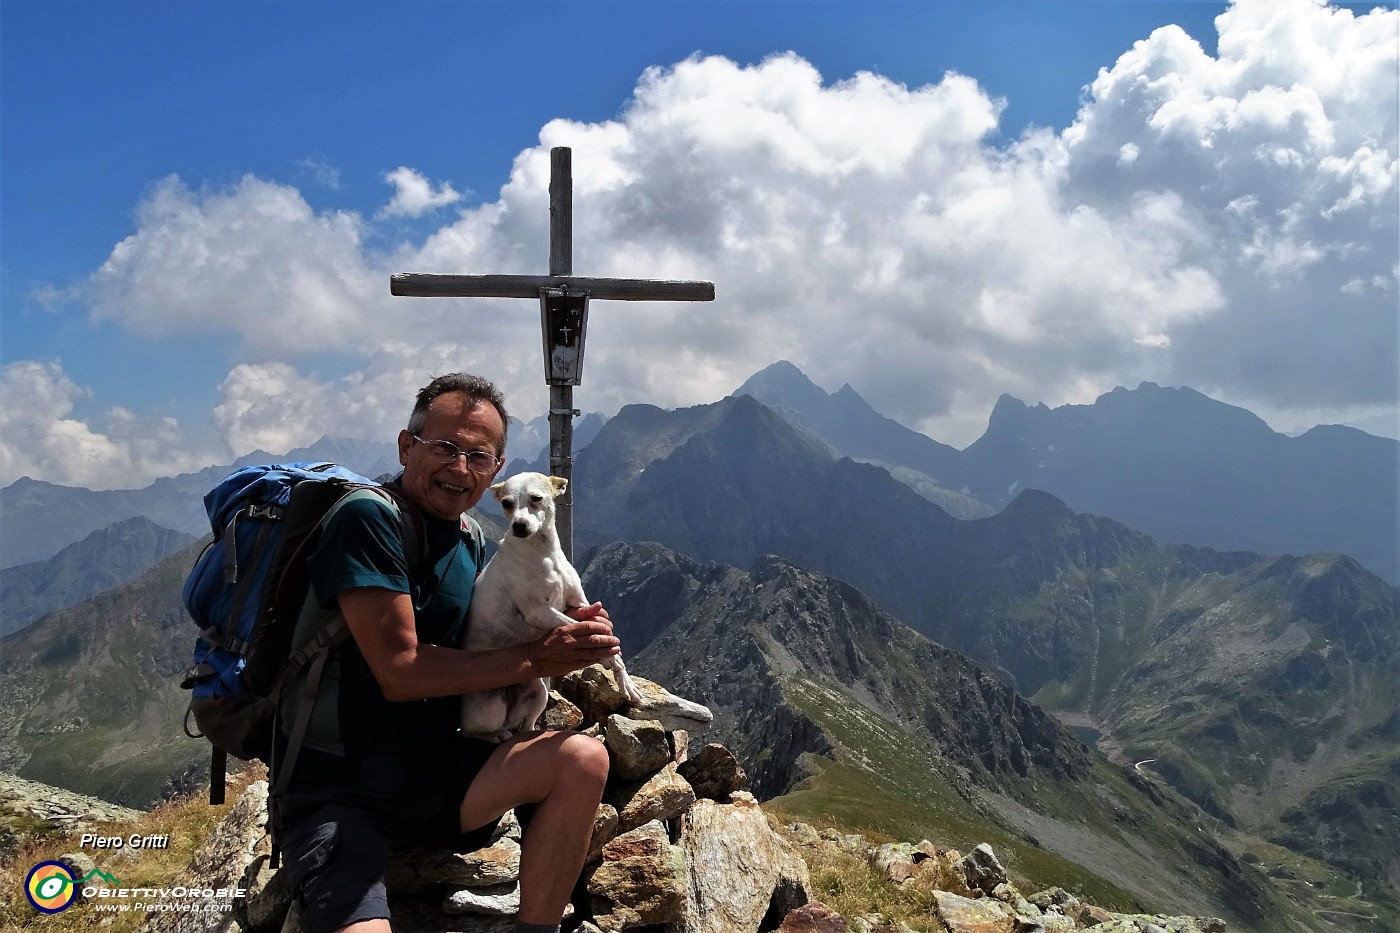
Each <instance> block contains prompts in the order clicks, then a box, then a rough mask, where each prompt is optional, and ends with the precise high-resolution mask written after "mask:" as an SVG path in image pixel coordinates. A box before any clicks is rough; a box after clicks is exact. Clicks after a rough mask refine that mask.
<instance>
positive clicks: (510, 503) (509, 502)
mask: <svg viewBox="0 0 1400 933" xmlns="http://www.w3.org/2000/svg"><path fill="white" fill-rule="evenodd" d="M501 508H503V509H507V510H509V509H513V508H515V500H514V499H502V500H501Z"/></svg>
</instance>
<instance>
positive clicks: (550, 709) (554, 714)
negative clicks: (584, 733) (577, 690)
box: [540, 690, 583, 732]
mask: <svg viewBox="0 0 1400 933" xmlns="http://www.w3.org/2000/svg"><path fill="white" fill-rule="evenodd" d="M581 725H583V710H581V709H579V708H578V707H577V706H575V705H574V704H573V703H570V702H569V701H568V700H566V699H565V698H564V697H563V696H561V695H560V694H559V691H557V690H551V691H549V705H548V706H546V707H545V710H544V715H542V716H540V728H541V729H543V730H545V731H547V732H565V731H568V730H570V729H577V728H578V727H579V726H581Z"/></svg>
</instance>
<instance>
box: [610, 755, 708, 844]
mask: <svg viewBox="0 0 1400 933" xmlns="http://www.w3.org/2000/svg"><path fill="white" fill-rule="evenodd" d="M693 803H695V791H694V790H693V789H692V788H691V786H690V785H689V784H687V783H686V781H685V778H683V777H681V776H680V775H679V774H677V773H676V765H675V763H674V762H672V763H668V764H667V765H666V767H664V768H662V769H661V770H660V771H658V772H657V773H656V774H654V775H652V777H651V779H650V780H648V781H646V782H645V783H644V784H642V785H641V786H640V787H637V788H636V789H635V790H631V791H630V792H626V791H624V792H623V794H622V795H621V796H619V798H618V808H617V814H618V829H619V831H621V832H624V833H625V832H628V831H630V830H633V829H636V828H637V827H638V826H641V825H642V824H643V823H649V822H651V821H652V820H669V819H673V818H674V817H678V816H680V815H681V814H683V813H685V812H686V811H687V810H689V809H690V806H691V804H693Z"/></svg>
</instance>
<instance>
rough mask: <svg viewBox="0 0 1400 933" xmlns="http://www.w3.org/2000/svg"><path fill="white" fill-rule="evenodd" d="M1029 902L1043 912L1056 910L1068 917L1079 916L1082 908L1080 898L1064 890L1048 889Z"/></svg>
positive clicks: (1034, 895) (1035, 894)
mask: <svg viewBox="0 0 1400 933" xmlns="http://www.w3.org/2000/svg"><path fill="white" fill-rule="evenodd" d="M1027 900H1029V901H1030V902H1031V903H1032V904H1034V905H1035V906H1037V907H1039V908H1040V909H1041V910H1042V911H1047V910H1050V909H1051V908H1054V909H1055V910H1058V911H1059V912H1060V913H1062V914H1064V915H1065V916H1067V917H1072V916H1074V915H1075V914H1077V913H1078V912H1079V909H1080V907H1081V905H1080V903H1079V898H1077V897H1075V896H1074V895H1073V894H1071V893H1069V892H1068V891H1066V890H1065V889H1064V888H1046V889H1045V890H1044V891H1037V892H1035V893H1034V894H1032V895H1031V896H1030V897H1029V898H1027Z"/></svg>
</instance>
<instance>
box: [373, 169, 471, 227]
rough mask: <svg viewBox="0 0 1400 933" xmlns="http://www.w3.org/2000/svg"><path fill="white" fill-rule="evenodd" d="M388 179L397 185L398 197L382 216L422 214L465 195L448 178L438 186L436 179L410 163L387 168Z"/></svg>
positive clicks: (395, 191)
mask: <svg viewBox="0 0 1400 933" xmlns="http://www.w3.org/2000/svg"><path fill="white" fill-rule="evenodd" d="M384 180H385V181H387V182H388V183H389V184H391V185H393V186H394V199H393V200H392V201H390V202H389V203H388V204H387V205H385V207H384V209H383V210H381V211H380V212H379V216H380V217H421V216H423V215H424V214H426V213H428V212H429V211H432V210H436V209H437V208H439V207H445V206H446V205H448V204H455V203H456V202H458V201H460V200H461V199H462V196H461V195H460V194H458V193H457V191H456V190H455V189H454V188H453V187H452V186H451V185H450V184H448V183H447V182H443V183H442V185H441V187H439V188H438V189H437V190H434V189H433V185H432V182H430V181H428V179H426V178H424V177H423V175H421V174H420V173H418V172H415V171H414V170H413V169H411V168H409V167H408V166H406V165H400V166H399V167H398V168H396V169H394V170H393V171H392V172H386V173H385V174H384Z"/></svg>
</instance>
